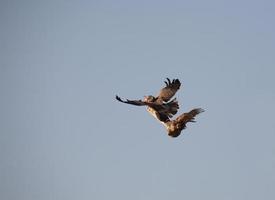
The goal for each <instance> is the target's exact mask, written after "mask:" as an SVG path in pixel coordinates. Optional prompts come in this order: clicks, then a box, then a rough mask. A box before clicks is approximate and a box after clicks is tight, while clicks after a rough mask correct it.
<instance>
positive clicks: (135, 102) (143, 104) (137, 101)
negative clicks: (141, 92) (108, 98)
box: [116, 95, 148, 106]
mask: <svg viewBox="0 0 275 200" xmlns="http://www.w3.org/2000/svg"><path fill="white" fill-rule="evenodd" d="M116 100H118V101H120V102H122V103H127V104H132V105H135V106H147V105H148V103H146V102H144V101H142V100H129V99H126V101H125V100H122V99H121V98H120V97H119V96H117V95H116Z"/></svg>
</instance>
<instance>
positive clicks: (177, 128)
mask: <svg viewBox="0 0 275 200" xmlns="http://www.w3.org/2000/svg"><path fill="white" fill-rule="evenodd" d="M165 84H166V87H164V88H162V89H161V90H160V92H159V95H158V96H157V97H154V96H151V95H149V96H145V98H144V100H128V99H127V100H126V101H125V100H122V99H121V98H120V97H118V96H116V99H117V100H118V101H120V102H122V103H127V104H132V105H136V106H147V111H148V112H149V113H150V114H151V115H152V116H153V117H155V118H156V119H157V120H158V121H160V122H161V123H162V124H163V125H164V126H165V127H166V130H167V132H168V135H169V136H171V137H177V136H179V135H180V133H181V131H182V130H183V129H185V128H186V124H187V123H188V122H195V121H194V117H195V116H196V115H198V114H199V113H201V112H204V110H203V109H201V108H196V109H193V110H191V111H190V112H188V113H183V114H181V115H180V116H178V117H177V118H176V119H174V120H171V118H172V117H173V116H174V115H175V114H176V113H177V111H178V109H179V105H178V101H177V100H176V98H174V99H172V100H171V101H170V99H171V98H172V97H173V96H174V95H175V93H176V92H177V91H178V90H179V88H180V86H181V83H180V81H179V80H178V79H173V81H172V82H171V81H170V79H168V78H167V81H165Z"/></svg>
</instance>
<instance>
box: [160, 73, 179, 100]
mask: <svg viewBox="0 0 275 200" xmlns="http://www.w3.org/2000/svg"><path fill="white" fill-rule="evenodd" d="M166 79H167V81H164V82H165V84H166V87H164V88H162V89H161V90H160V92H159V95H158V100H159V101H165V102H167V101H169V100H170V99H171V98H172V97H173V96H174V95H175V94H176V92H177V91H178V90H179V89H180V86H181V83H180V81H179V79H173V80H172V82H171V81H170V79H169V78H166Z"/></svg>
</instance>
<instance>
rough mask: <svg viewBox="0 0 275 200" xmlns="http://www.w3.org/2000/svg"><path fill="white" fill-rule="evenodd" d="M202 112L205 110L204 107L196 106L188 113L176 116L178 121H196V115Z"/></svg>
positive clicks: (184, 122)
mask: <svg viewBox="0 0 275 200" xmlns="http://www.w3.org/2000/svg"><path fill="white" fill-rule="evenodd" d="M202 112H204V110H203V109H202V108H195V109H193V110H191V111H190V112H188V113H183V114H182V115H180V116H178V117H177V118H176V121H177V122H179V123H181V124H182V123H183V124H186V123H187V122H195V117H196V115H198V114H200V113H202Z"/></svg>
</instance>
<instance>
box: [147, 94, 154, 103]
mask: <svg viewBox="0 0 275 200" xmlns="http://www.w3.org/2000/svg"><path fill="white" fill-rule="evenodd" d="M155 100H156V98H155V97H154V96H152V95H149V96H144V101H145V102H149V103H151V102H154V101H155Z"/></svg>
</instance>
